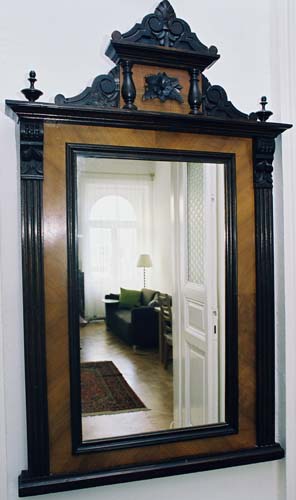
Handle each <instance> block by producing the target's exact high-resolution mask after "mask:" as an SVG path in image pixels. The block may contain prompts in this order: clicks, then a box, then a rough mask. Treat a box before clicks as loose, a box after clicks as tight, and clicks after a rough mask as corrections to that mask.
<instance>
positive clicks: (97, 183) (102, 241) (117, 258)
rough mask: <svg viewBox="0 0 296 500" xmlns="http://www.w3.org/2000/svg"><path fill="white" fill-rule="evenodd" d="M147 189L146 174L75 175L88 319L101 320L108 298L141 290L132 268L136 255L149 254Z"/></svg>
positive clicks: (149, 191) (138, 272) (149, 195)
mask: <svg viewBox="0 0 296 500" xmlns="http://www.w3.org/2000/svg"><path fill="white" fill-rule="evenodd" d="M151 186H152V182H151V177H150V176H148V175H122V174H120V175H108V174H93V173H92V174H87V173H81V174H80V175H79V177H78V241H79V268H80V270H82V271H83V272H84V284H85V316H86V318H92V317H103V316H104V313H105V307H104V304H103V302H102V299H103V298H104V297H105V295H106V294H108V293H119V291H120V287H123V288H131V289H140V288H142V286H143V282H142V279H143V278H142V270H141V269H139V268H137V267H136V264H137V259H138V256H139V254H141V253H149V254H151V212H152V210H151V202H152V188H151Z"/></svg>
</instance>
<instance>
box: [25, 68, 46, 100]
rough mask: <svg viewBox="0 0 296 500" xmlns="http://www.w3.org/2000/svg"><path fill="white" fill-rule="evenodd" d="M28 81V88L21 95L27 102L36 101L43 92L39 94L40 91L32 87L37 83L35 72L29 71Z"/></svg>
mask: <svg viewBox="0 0 296 500" xmlns="http://www.w3.org/2000/svg"><path fill="white" fill-rule="evenodd" d="M28 80H29V82H30V88H28V89H23V90H22V91H21V92H22V94H24V96H25V98H26V99H28V101H30V102H34V101H37V99H39V97H41V96H42V94H43V92H41V90H38V89H35V87H34V85H35V82H37V79H36V73H35V71H30V74H29V78H28Z"/></svg>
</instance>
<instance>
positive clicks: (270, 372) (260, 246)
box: [253, 137, 275, 446]
mask: <svg viewBox="0 0 296 500" xmlns="http://www.w3.org/2000/svg"><path fill="white" fill-rule="evenodd" d="M274 151H275V141H274V139H270V138H266V137H261V138H258V139H256V140H254V144H253V152H254V188H255V226H256V331H257V336H256V372H257V384H256V388H257V404H256V420H257V425H256V429H257V443H258V444H259V445H260V446H261V445H262V446H264V445H266V444H269V443H272V442H273V441H274V436H275V332H274V255H273V200H272V171H273V167H272V162H273V156H274Z"/></svg>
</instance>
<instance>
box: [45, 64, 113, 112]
mask: <svg viewBox="0 0 296 500" xmlns="http://www.w3.org/2000/svg"><path fill="white" fill-rule="evenodd" d="M54 102H55V104H57V105H58V106H93V107H96V106H98V107H103V108H118V107H119V67H118V66H115V68H113V69H112V70H111V71H110V72H109V73H108V75H99V76H97V77H96V78H95V79H94V81H93V83H92V86H91V87H86V89H85V90H84V91H83V92H81V94H78V95H76V96H74V97H65V96H63V95H62V94H58V95H57V96H56V97H55V100H54Z"/></svg>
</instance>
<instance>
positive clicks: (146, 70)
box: [120, 64, 190, 114]
mask: <svg viewBox="0 0 296 500" xmlns="http://www.w3.org/2000/svg"><path fill="white" fill-rule="evenodd" d="M163 72H164V73H166V74H167V75H168V76H170V77H172V78H178V80H179V83H180V85H181V86H182V87H183V88H182V90H181V95H182V97H183V99H184V102H183V103H180V102H178V101H175V100H168V101H165V102H161V101H160V100H159V99H148V100H147V101H143V99H142V97H143V95H144V93H145V76H148V75H151V74H153V75H156V74H157V73H163ZM133 80H134V84H135V87H136V91H137V96H136V99H135V105H136V106H137V108H138V109H139V110H144V111H158V112H160V111H162V112H164V113H180V114H188V113H189V112H190V106H189V104H188V93H189V86H190V75H189V73H188V71H183V70H180V69H174V68H162V67H160V66H141V65H140V64H135V65H134V66H133ZM121 81H122V70H121ZM123 105H124V102H123V99H122V97H121V103H120V106H121V107H122V106H123Z"/></svg>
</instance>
